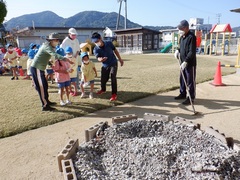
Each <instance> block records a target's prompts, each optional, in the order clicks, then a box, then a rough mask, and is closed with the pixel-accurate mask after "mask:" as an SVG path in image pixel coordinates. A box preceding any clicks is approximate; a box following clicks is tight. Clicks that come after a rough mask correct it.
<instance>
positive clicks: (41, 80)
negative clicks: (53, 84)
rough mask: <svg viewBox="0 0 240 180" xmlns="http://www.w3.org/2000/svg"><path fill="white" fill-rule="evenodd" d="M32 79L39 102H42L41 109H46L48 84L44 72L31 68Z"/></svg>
mask: <svg viewBox="0 0 240 180" xmlns="http://www.w3.org/2000/svg"><path fill="white" fill-rule="evenodd" d="M30 70H31V73H32V79H33V81H34V84H35V89H36V90H37V92H38V95H39V97H40V100H41V102H42V107H46V106H47V105H48V103H49V100H48V97H49V95H48V82H47V80H46V77H45V71H41V70H39V69H36V68H35V67H31V69H30Z"/></svg>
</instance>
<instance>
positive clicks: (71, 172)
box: [61, 159, 77, 180]
mask: <svg viewBox="0 0 240 180" xmlns="http://www.w3.org/2000/svg"><path fill="white" fill-rule="evenodd" d="M61 163H62V168H63V177H64V180H77V176H76V172H75V169H74V166H73V162H72V159H66V160H62V161H61Z"/></svg>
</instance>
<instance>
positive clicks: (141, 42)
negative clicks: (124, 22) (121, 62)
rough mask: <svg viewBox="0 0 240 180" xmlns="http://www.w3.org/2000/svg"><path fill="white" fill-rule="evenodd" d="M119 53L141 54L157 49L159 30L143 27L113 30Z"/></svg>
mask: <svg viewBox="0 0 240 180" xmlns="http://www.w3.org/2000/svg"><path fill="white" fill-rule="evenodd" d="M114 33H115V35H116V40H117V42H118V45H119V47H118V50H119V51H120V52H121V53H127V54H139V53H140V54H141V53H148V52H157V51H158V50H159V34H161V32H159V31H154V30H151V29H147V28H144V27H139V28H131V29H122V30H114Z"/></svg>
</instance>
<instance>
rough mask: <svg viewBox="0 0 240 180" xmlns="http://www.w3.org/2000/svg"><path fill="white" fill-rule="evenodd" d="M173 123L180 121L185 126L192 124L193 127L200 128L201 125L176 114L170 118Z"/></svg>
mask: <svg viewBox="0 0 240 180" xmlns="http://www.w3.org/2000/svg"><path fill="white" fill-rule="evenodd" d="M172 121H173V122H174V123H180V124H185V125H187V126H193V128H194V129H200V128H201V125H200V124H198V123H194V122H193V121H191V120H188V119H184V118H182V117H179V116H176V117H175V118H173V119H172Z"/></svg>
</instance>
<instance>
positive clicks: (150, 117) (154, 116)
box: [143, 113, 170, 122]
mask: <svg viewBox="0 0 240 180" xmlns="http://www.w3.org/2000/svg"><path fill="white" fill-rule="evenodd" d="M143 119H146V120H161V121H166V122H167V121H169V120H170V118H169V116H167V115H162V114H153V113H144V115H143Z"/></svg>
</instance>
